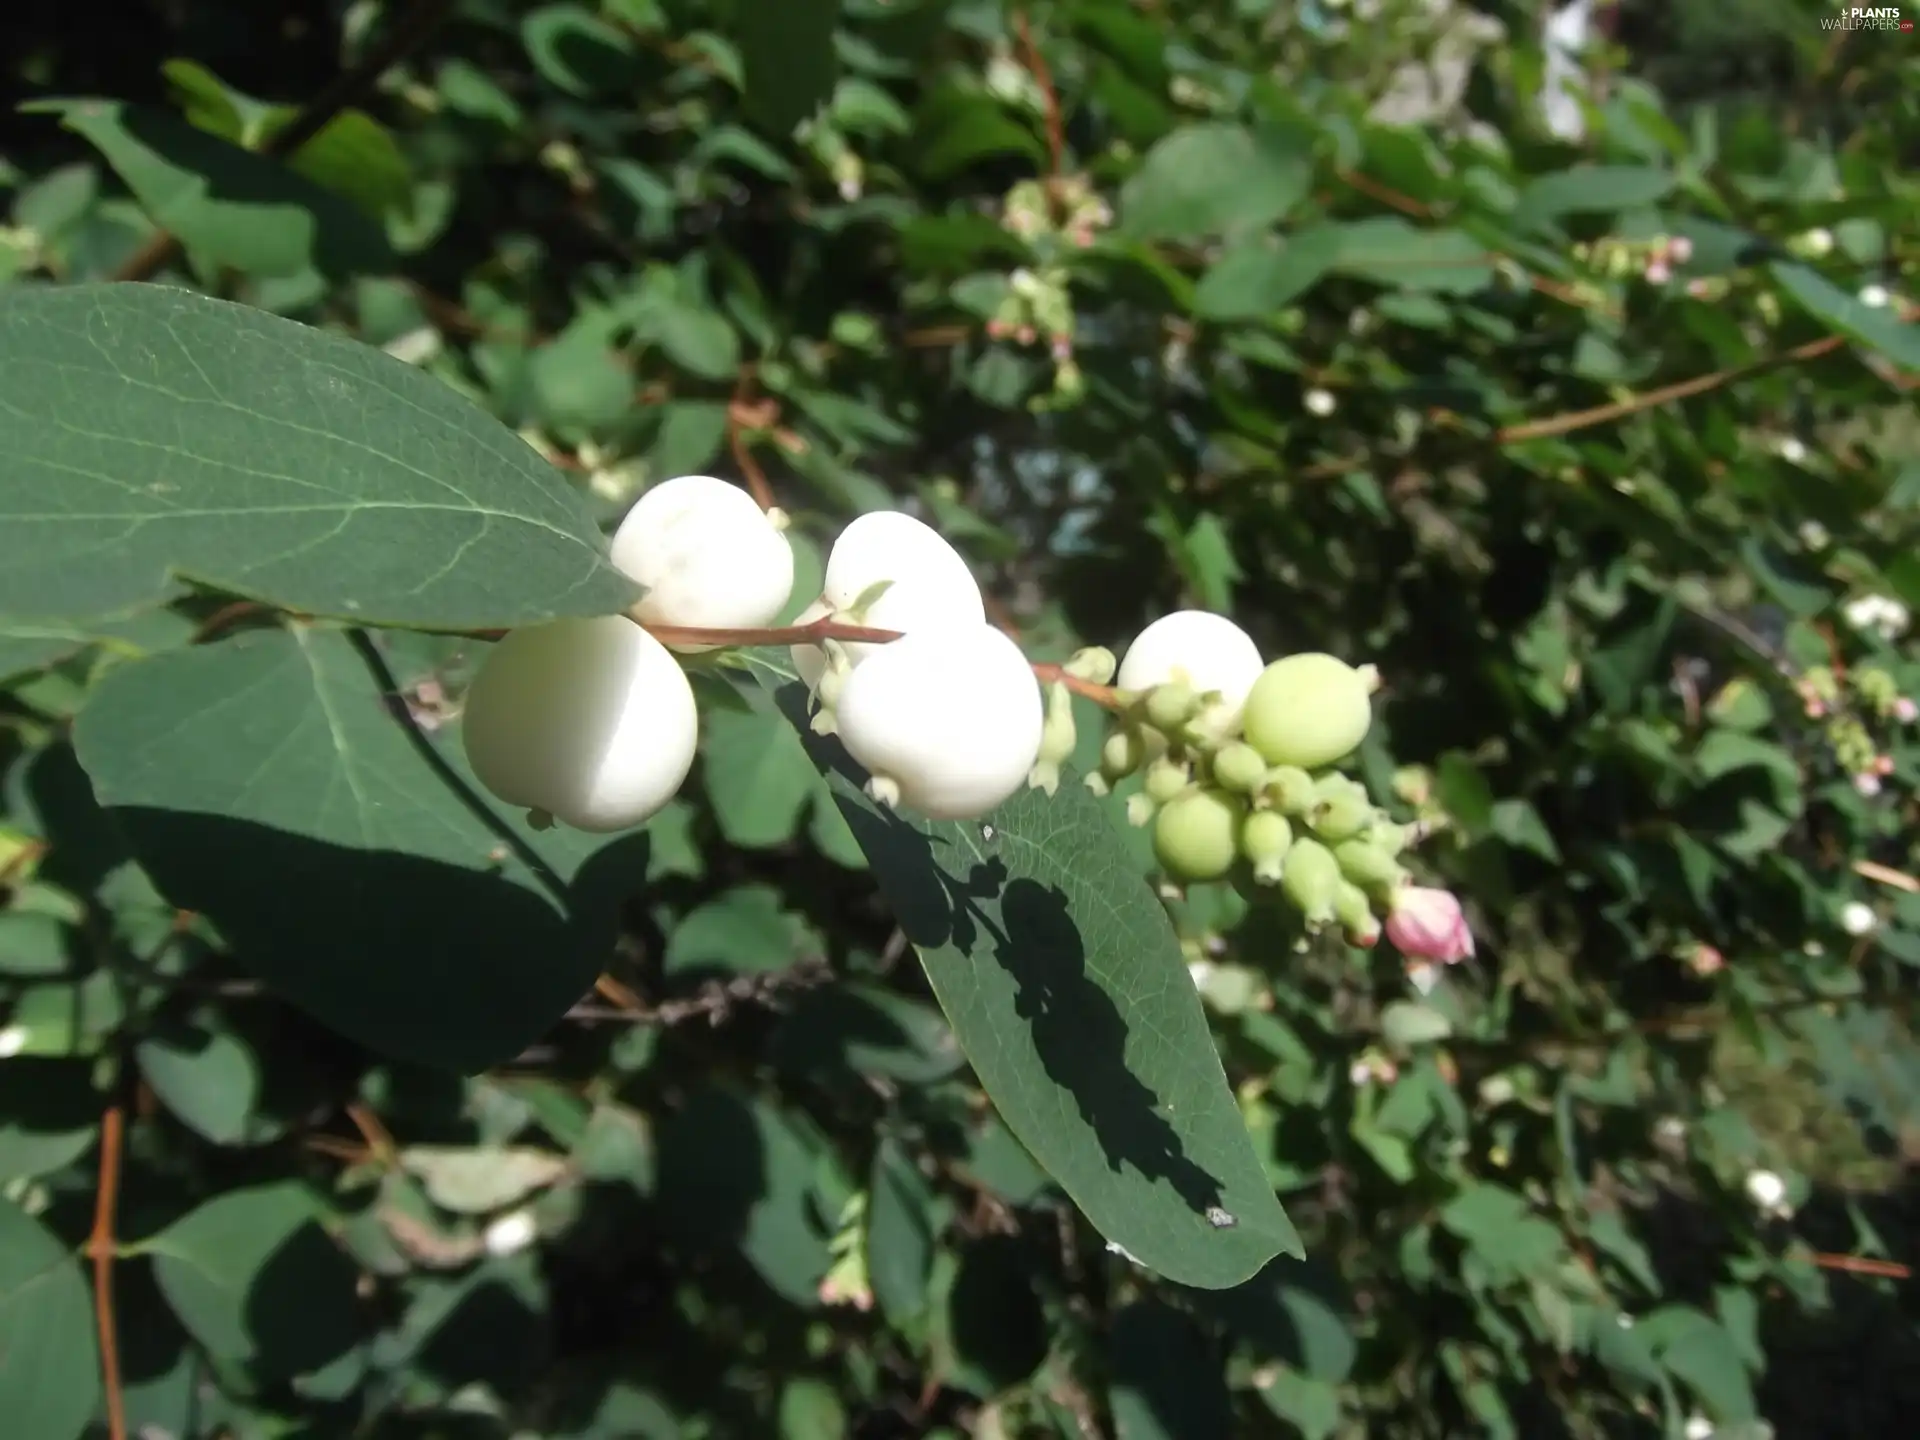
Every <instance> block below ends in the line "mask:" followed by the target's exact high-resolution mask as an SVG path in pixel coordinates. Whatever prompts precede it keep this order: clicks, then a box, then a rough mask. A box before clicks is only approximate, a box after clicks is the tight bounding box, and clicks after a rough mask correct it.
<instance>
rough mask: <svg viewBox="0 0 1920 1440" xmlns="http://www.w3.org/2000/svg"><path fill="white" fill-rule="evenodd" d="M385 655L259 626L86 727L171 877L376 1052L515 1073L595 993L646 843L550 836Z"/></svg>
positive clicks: (90, 717) (332, 1021)
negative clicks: (471, 766) (496, 789)
mask: <svg viewBox="0 0 1920 1440" xmlns="http://www.w3.org/2000/svg"><path fill="white" fill-rule="evenodd" d="M391 682H392V677H391V676H389V675H387V674H385V673H384V667H383V666H382V665H381V664H380V663H379V661H378V658H377V654H376V652H375V651H374V650H373V647H372V646H371V644H370V643H365V644H359V645H357V644H356V641H355V640H354V639H353V638H352V637H350V636H349V635H347V634H344V633H340V632H335V631H327V630H315V629H306V628H301V629H295V630H286V631H280V630H271V631H255V632H252V633H249V634H245V635H241V636H238V637H236V638H234V639H232V640H229V641H225V642H222V643H220V644H216V645H209V646H202V647H198V648H194V649H187V650H179V651H174V652H172V653H169V654H166V655H161V656H157V657H155V658H152V659H149V660H144V661H140V662H138V663H136V664H131V665H125V666H122V667H121V668H119V669H117V670H116V671H114V672H113V674H112V675H111V676H110V677H109V678H108V679H107V680H106V681H104V682H103V683H102V684H101V686H100V687H99V689H98V690H97V691H96V692H95V694H94V697H93V699H92V701H91V702H90V703H89V704H88V706H87V708H86V710H85V711H84V712H83V714H82V715H81V718H80V720H79V723H78V725H77V727H76V730H75V747H76V750H77V751H78V753H79V756H80V762H81V764H82V765H83V766H84V767H85V768H86V770H87V773H88V774H89V775H90V776H91V777H92V780H93V784H94V789H95V793H96V794H97V795H98V796H99V799H100V802H101V804H103V805H105V806H107V807H108V808H109V809H110V810H112V811H113V812H114V814H115V815H116V817H117V818H118V820H119V821H120V823H121V825H122V827H123V828H124V830H125V832H126V834H127V836H128V839H129V840H130V841H131V843H132V845H133V848H134V850H135V852H136V853H137V854H138V855H139V857H140V859H141V861H142V862H143V863H144V864H145V865H146V866H147V868H148V870H149V871H150V872H151V873H152V875H153V877H154V880H155V883H157V884H158V885H159V887H160V889H161V890H162V891H163V892H164V893H165V894H166V895H167V897H168V898H169V899H170V900H172V901H173V902H174V903H175V904H177V905H180V906H182V907H184V908H186V909H189V910H193V911H196V912H199V913H201V914H204V915H206V916H207V917H208V918H209V919H210V920H211V921H212V922H213V923H214V924H215V925H216V926H218V927H219V929H220V930H221V932H222V933H223V934H224V935H225V937H226V938H227V940H228V941H229V943H231V944H232V945H233V947H234V949H235V951H236V953H237V954H238V955H239V957H240V959H241V960H242V962H243V963H245V964H248V965H250V966H252V967H253V968H254V969H255V970H256V971H257V972H258V973H259V974H260V975H261V976H262V978H264V979H265V980H267V981H268V983H269V984H271V985H272V986H273V987H274V989H275V990H276V991H277V992H279V993H280V994H282V995H283V996H285V997H286V998H287V999H289V1000H291V1001H293V1002H294V1003H295V1004H297V1005H300V1006H302V1007H304V1008H305V1009H307V1010H308V1011H310V1012H311V1013H312V1014H313V1015H314V1016H316V1017H317V1018H318V1019H320V1020H321V1021H322V1022H324V1023H325V1024H327V1025H330V1026H332V1027H333V1028H334V1029H337V1030H340V1031H342V1032H343V1033H345V1034H347V1035H349V1036H352V1037H353V1038H354V1039H356V1040H358V1041H360V1042H361V1043H362V1044H365V1045H368V1046H370V1047H372V1048H374V1049H376V1050H382V1051H385V1052H387V1053H390V1054H393V1055H396V1056H400V1057H403V1058H407V1059H412V1060H416V1061H420V1062H422V1063H426V1064H434V1065H444V1066H449V1067H455V1068H462V1069H478V1068H480V1067H482V1066H486V1065H490V1064H495V1063H498V1062H500V1061H503V1060H506V1059H509V1058H511V1057H512V1056H513V1055H515V1054H517V1053H518V1052H519V1051H520V1050H521V1049H523V1048H524V1047H525V1046H526V1045H527V1044H529V1043H530V1042H531V1041H532V1040H534V1039H535V1038H536V1037H537V1036H538V1035H540V1034H541V1032H542V1031H544V1030H545V1029H546V1028H547V1027H548V1026H549V1025H551V1024H552V1023H553V1022H554V1021H555V1020H556V1019H558V1018H559V1017H560V1015H561V1014H562V1013H564V1012H565V1010H566V1009H567V1007H568V1006H569V1005H570V1004H572V1003H573V1002H574V1001H575V1000H577V999H578V998H579V997H580V995H581V994H582V993H583V992H584V991H585V990H586V989H587V988H588V987H589V986H590V985H591V984H592V983H593V977H594V976H595V974H597V973H598V971H599V968H600V966H601V965H602V964H603V963H604V961H605V959H606V957H607V956H608V954H609V953H610V951H611V946H612V943H613V937H614V929H615V920H616V914H615V912H616V909H617V899H618V896H619V893H620V892H621V891H622V890H623V889H625V888H628V887H631V886H637V885H638V883H639V881H640V878H641V877H642V876H643V875H644V874H645V873H646V867H645V859H644V854H643V851H644V845H645V841H644V838H643V837H642V836H628V837H625V838H623V839H619V840H615V841H613V842H611V843H608V842H607V841H606V840H605V837H595V836H587V835H582V834H580V833H578V832H574V831H569V830H565V829H555V830H551V831H548V832H546V833H545V834H534V833H530V832H529V831H528V829H527V827H526V825H525V823H524V821H523V820H522V819H520V818H518V817H515V816H513V815H512V814H511V813H510V812H509V811H507V810H506V809H505V808H504V807H501V806H499V805H498V804H497V802H495V801H493V800H492V799H491V798H490V797H488V796H486V795H485V794H484V792H482V791H481V790H480V788H479V786H478V785H477V784H475V783H473V781H472V779H471V774H470V772H469V771H468V770H467V768H466V762H465V758H464V756H463V755H462V754H461V753H460V749H459V746H458V744H457V743H453V742H452V741H450V740H449V739H447V738H445V737H447V736H448V735H449V734H450V731H448V730H442V731H440V732H438V733H437V734H436V735H435V736H434V737H432V738H429V737H428V736H427V735H425V734H424V733H422V732H421V730H420V729H418V728H417V727H416V726H414V725H413V724H411V723H410V722H409V721H408V720H407V719H405V718H404V717H403V716H401V715H399V714H396V713H395V711H394V710H393V709H391V708H390V704H391V702H390V700H389V699H388V698H387V697H388V695H389V694H390V693H391V691H392V689H393V685H392V683H391Z"/></svg>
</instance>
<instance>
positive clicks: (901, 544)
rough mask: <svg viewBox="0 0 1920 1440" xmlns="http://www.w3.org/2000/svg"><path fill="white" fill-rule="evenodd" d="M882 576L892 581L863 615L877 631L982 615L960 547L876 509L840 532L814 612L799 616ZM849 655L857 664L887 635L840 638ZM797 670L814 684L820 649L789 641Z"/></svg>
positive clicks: (838, 604) (839, 604) (852, 597)
mask: <svg viewBox="0 0 1920 1440" xmlns="http://www.w3.org/2000/svg"><path fill="white" fill-rule="evenodd" d="M882 581H888V582H891V583H889V584H888V586H887V588H886V589H885V590H884V591H882V592H881V594H880V596H879V598H878V599H877V600H874V601H873V602H872V603H871V604H870V605H869V606H868V607H867V609H866V611H865V613H864V614H863V615H861V617H860V619H859V622H858V623H860V624H862V625H865V626H868V627H870V628H872V629H875V630H896V631H898V632H900V633H901V634H903V635H904V634H906V633H907V632H908V631H911V630H918V629H921V628H923V627H925V626H928V625H945V624H956V625H975V624H982V623H984V622H985V620H986V618H987V610H986V602H985V601H984V600H983V599H982V598H981V595H980V582H979V581H977V580H975V579H974V578H973V572H972V571H971V570H969V569H968V568H967V562H966V561H965V560H963V559H962V558H961V556H960V552H959V551H958V550H955V549H954V548H953V546H951V545H949V544H948V543H947V542H946V540H945V539H943V538H942V537H941V535H940V532H939V531H937V530H935V529H934V528H933V527H932V526H930V525H927V524H924V523H923V522H921V521H919V520H916V519H914V518H913V517H912V516H911V515H903V514H901V513H900V512H899V511H897V510H875V511H872V512H871V513H869V514H866V515H862V516H860V517H859V518H857V519H856V520H854V521H853V522H852V523H851V524H850V525H848V526H847V528H846V529H844V530H842V531H841V532H840V538H839V539H837V540H835V541H834V542H833V549H832V550H831V551H830V552H829V553H828V555H827V573H826V581H825V585H824V586H823V588H822V590H821V594H820V600H819V602H818V603H819V604H822V605H824V606H825V607H826V608H825V610H823V611H819V612H818V613H816V612H815V611H814V610H813V609H812V608H811V607H809V609H808V611H807V612H806V614H805V616H804V617H803V619H802V620H801V621H797V622H796V623H804V622H805V620H817V619H819V618H820V616H821V615H822V614H828V613H834V612H844V611H847V610H850V609H851V608H852V607H853V606H854V605H855V603H856V602H858V601H859V600H860V599H861V598H862V597H864V596H865V595H867V594H868V592H870V591H871V590H872V589H873V588H874V587H875V586H876V585H879V584H880V583H881V582H882ZM841 643H842V644H844V645H845V647H846V652H847V659H848V660H849V661H850V662H851V663H853V664H855V665H858V664H859V663H860V662H861V661H863V660H865V659H867V658H868V657H869V656H871V655H873V654H875V653H876V652H877V651H879V650H880V649H882V648H883V647H884V646H885V644H886V643H887V642H885V641H858V640H855V641H843V642H841ZM793 664H794V668H795V669H796V670H798V671H799V672H800V674H801V675H802V676H803V677H808V676H809V675H810V676H811V677H812V678H809V679H808V681H807V683H808V685H809V686H813V685H815V684H817V682H818V676H819V674H820V673H821V671H823V670H824V669H825V668H826V657H825V656H824V655H823V654H821V652H820V649H819V647H817V646H813V645H796V646H794V647H793Z"/></svg>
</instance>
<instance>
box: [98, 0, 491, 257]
mask: <svg viewBox="0 0 1920 1440" xmlns="http://www.w3.org/2000/svg"><path fill="white" fill-rule="evenodd" d="M452 10H453V0H415V4H414V6H413V8H412V9H411V10H410V11H408V12H407V14H406V15H404V16H402V17H401V19H400V22H399V23H398V24H397V25H395V26H394V27H393V33H392V34H391V35H389V36H388V37H387V38H386V40H385V42H383V43H382V44H379V45H376V46H375V47H374V48H373V49H372V50H370V51H368V52H367V53H366V55H364V56H363V57H361V60H360V63H359V64H357V65H355V66H354V67H353V68H352V69H350V70H345V71H342V72H341V73H340V74H339V75H338V76H336V77H335V79H334V81H333V83H332V84H331V85H329V86H327V88H326V89H324V90H322V91H321V92H320V93H319V94H318V95H316V96H314V97H313V99H311V100H309V101H308V102H307V103H306V104H305V105H303V106H301V108H300V113H299V114H297V115H295V116H294V117H293V120H292V122H291V123H290V124H288V125H287V126H286V128H285V129H282V130H276V131H275V132H274V133H273V134H271V135H269V136H267V137H266V139H265V140H263V141H262V142H261V143H260V146H259V149H258V153H260V154H262V155H267V156H277V155H291V154H292V153H293V152H294V151H296V150H298V149H299V148H300V147H301V146H302V145H304V144H306V143H307V141H309V140H311V139H313V137H314V136H316V135H318V134H319V133H320V132H321V131H322V130H324V129H326V128H327V126H328V125H330V124H332V123H333V121H334V120H335V119H337V118H338V117H339V115H340V112H341V111H343V110H345V109H347V107H348V106H350V105H352V104H353V103H354V102H355V101H357V100H359V99H360V98H361V96H362V95H364V94H365V93H366V92H367V91H369V90H371V89H372V88H373V86H374V84H375V82H377V81H378V80H379V79H380V77H381V76H382V75H384V74H385V73H386V72H387V71H388V70H390V69H392V68H393V67H394V66H395V65H397V64H399V62H400V61H402V60H404V59H405V58H406V57H407V56H408V55H409V54H410V53H411V52H412V51H413V50H414V49H415V48H416V47H418V46H419V45H420V44H421V43H422V42H424V41H425V40H426V38H427V37H428V36H429V35H431V34H432V33H433V32H434V30H435V29H437V28H438V27H439V25H440V22H441V21H442V20H444V19H446V17H447V15H448V14H449V13H450V12H451V11H452ZM179 254H180V241H179V239H178V238H177V237H176V236H175V235H174V234H173V233H172V232H171V231H167V230H161V231H158V232H156V233H155V234H154V235H153V237H152V238H151V239H149V240H148V241H147V243H146V244H145V245H142V246H141V247H140V248H139V249H138V250H137V251H135V252H134V253H133V255H132V256H130V257H129V258H128V259H127V261H126V263H125V264H123V265H122V266H121V267H120V268H119V269H118V270H117V271H115V272H114V277H113V278H114V279H116V280H147V279H151V278H152V277H153V275H154V274H155V273H156V272H158V271H160V270H162V269H164V268H165V267H166V266H168V265H169V264H171V263H172V262H173V261H174V260H175V259H177V258H178V257H179Z"/></svg>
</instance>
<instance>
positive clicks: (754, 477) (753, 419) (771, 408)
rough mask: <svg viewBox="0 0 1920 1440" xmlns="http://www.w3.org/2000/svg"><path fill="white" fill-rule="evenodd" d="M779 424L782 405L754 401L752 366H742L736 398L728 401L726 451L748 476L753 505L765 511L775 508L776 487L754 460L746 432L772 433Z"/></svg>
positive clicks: (734, 396)
mask: <svg viewBox="0 0 1920 1440" xmlns="http://www.w3.org/2000/svg"><path fill="white" fill-rule="evenodd" d="M779 421H780V406H779V404H778V403H777V402H776V401H773V400H761V401H755V400H754V398H753V366H752V365H751V364H746V365H742V366H741V367H740V374H739V377H738V378H737V379H736V380H735V382H734V388H733V398H732V399H731V400H729V401H728V402H727V449H728V450H729V451H730V452H731V453H732V455H733V463H734V464H735V465H736V466H738V467H739V470H740V473H741V474H742V475H743V476H745V477H746V481H747V489H748V490H749V491H750V492H751V493H752V495H753V499H754V503H755V504H757V505H758V506H759V507H760V508H761V509H762V510H771V509H773V487H772V486H771V485H769V484H768V483H767V476H766V472H765V471H763V470H762V469H761V468H760V462H759V461H757V460H755V459H754V458H753V446H752V445H750V444H749V443H748V441H747V432H748V431H749V430H771V429H772V428H773V427H774V426H775V425H777V424H778V423H779Z"/></svg>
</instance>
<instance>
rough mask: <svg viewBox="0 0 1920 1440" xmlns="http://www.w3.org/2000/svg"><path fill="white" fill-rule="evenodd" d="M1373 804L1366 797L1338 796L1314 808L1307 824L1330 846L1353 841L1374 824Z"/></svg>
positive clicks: (1323, 801)
mask: <svg viewBox="0 0 1920 1440" xmlns="http://www.w3.org/2000/svg"><path fill="white" fill-rule="evenodd" d="M1373 815H1374V811H1373V803H1372V802H1371V801H1370V800H1368V799H1367V798H1366V797H1365V796H1363V795H1362V796H1354V795H1338V796H1335V797H1334V798H1333V799H1331V800H1322V801H1321V802H1320V803H1319V804H1318V805H1316V806H1314V807H1313V812H1312V814H1311V815H1309V816H1308V818H1307V823H1308V824H1310V825H1312V826H1313V832H1314V834H1316V835H1318V836H1319V837H1320V838H1321V839H1322V840H1324V841H1326V842H1327V843H1328V844H1329V845H1333V844H1337V843H1338V842H1340V841H1342V840H1351V839H1352V838H1353V837H1354V836H1356V835H1358V834H1359V833H1360V832H1361V831H1362V830H1364V829H1366V828H1367V826H1368V825H1369V824H1370V823H1372V820H1373Z"/></svg>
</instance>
